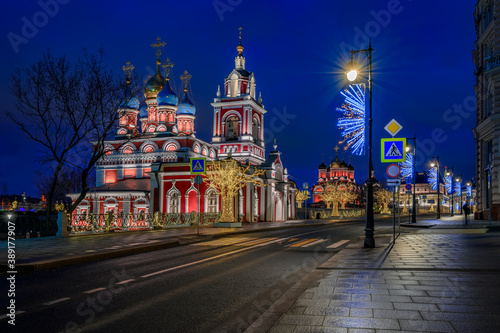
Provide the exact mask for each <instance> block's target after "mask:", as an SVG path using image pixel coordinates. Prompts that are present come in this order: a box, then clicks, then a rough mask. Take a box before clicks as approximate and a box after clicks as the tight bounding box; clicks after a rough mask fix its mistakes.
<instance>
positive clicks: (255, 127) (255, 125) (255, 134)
mask: <svg viewBox="0 0 500 333" xmlns="http://www.w3.org/2000/svg"><path fill="white" fill-rule="evenodd" d="M252 137H253V141H254V142H258V141H259V137H260V131H259V121H258V120H257V119H256V118H253V120H252Z"/></svg>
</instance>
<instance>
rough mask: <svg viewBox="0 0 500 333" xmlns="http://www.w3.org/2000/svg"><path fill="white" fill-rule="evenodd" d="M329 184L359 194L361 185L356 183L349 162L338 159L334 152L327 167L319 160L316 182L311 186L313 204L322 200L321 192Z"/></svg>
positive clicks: (352, 168)
mask: <svg viewBox="0 0 500 333" xmlns="http://www.w3.org/2000/svg"><path fill="white" fill-rule="evenodd" d="M331 186H334V187H337V188H339V189H351V190H352V191H354V192H357V193H359V194H361V190H362V186H360V185H358V184H356V180H355V179H354V167H353V166H352V165H351V164H350V163H349V165H348V164H347V163H346V162H344V161H341V160H339V158H338V157H337V154H335V159H334V160H333V161H331V162H330V165H329V166H328V167H327V166H326V165H325V163H324V162H321V164H320V165H319V167H318V182H317V183H316V184H314V185H313V187H312V194H313V197H312V200H313V205H314V203H317V202H320V201H322V200H321V193H323V192H324V191H326V190H327V189H328V187H331ZM356 203H357V204H359V200H356ZM315 206H317V205H315Z"/></svg>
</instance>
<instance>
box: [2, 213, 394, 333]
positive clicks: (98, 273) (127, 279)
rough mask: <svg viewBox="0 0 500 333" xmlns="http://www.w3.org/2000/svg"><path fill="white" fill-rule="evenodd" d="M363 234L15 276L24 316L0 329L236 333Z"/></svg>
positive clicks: (289, 239) (283, 235)
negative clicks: (303, 277) (12, 324)
mask: <svg viewBox="0 0 500 333" xmlns="http://www.w3.org/2000/svg"><path fill="white" fill-rule="evenodd" d="M377 225H378V228H380V227H382V226H388V225H389V222H380V223H377ZM363 229H364V223H362V222H361V223H360V222H356V223H351V222H344V223H338V224H331V225H323V226H310V227H300V228H293V229H286V230H276V231H267V232H256V233H251V234H242V235H239V236H234V237H227V238H223V239H217V240H213V241H209V240H207V241H205V242H202V243H197V244H191V245H186V246H180V247H177V248H172V249H167V250H162V251H154V252H149V253H144V254H139V255H133V256H128V257H123V258H118V259H111V260H104V261H100V262H95V263H89V264H82V265H75V266H70V267H63V268H59V269H54V270H47V271H40V272H29V273H20V274H18V275H17V281H16V297H15V299H16V304H17V310H18V311H23V312H22V313H18V315H17V317H16V326H15V329H14V330H12V328H13V327H12V326H10V325H7V319H5V318H4V319H1V321H0V324H1V326H2V327H7V328H8V330H7V331H9V332H10V331H18V332H37V333H42V332H241V331H244V330H245V329H246V328H247V327H248V326H249V325H250V324H251V323H252V322H253V321H255V320H256V319H257V318H258V317H259V316H260V314H262V313H263V312H264V311H265V310H266V309H267V308H268V307H269V306H270V305H272V304H273V303H274V302H275V301H276V300H277V299H278V298H279V297H280V296H281V295H282V294H283V293H284V292H285V291H286V290H288V289H289V288H290V287H291V286H293V284H294V283H295V282H296V281H298V280H299V279H300V278H301V277H302V276H304V275H305V274H307V273H308V272H309V271H311V270H312V269H314V268H315V267H316V266H318V265H320V264H321V263H322V262H324V261H325V260H327V259H329V258H330V257H331V256H332V255H333V254H334V253H336V252H338V251H339V250H340V249H341V248H342V247H344V246H345V244H346V242H347V241H348V240H352V239H354V238H357V237H359V236H361V235H363V234H364V230H363ZM5 283H6V282H5V278H2V281H1V282H0V285H1V290H7V289H8V288H7V286H6V285H5ZM0 306H1V308H2V309H5V308H6V306H7V303H6V299H5V298H3V297H2V298H1V301H0ZM2 312H4V311H2ZM7 331H4V330H3V329H2V332H7Z"/></svg>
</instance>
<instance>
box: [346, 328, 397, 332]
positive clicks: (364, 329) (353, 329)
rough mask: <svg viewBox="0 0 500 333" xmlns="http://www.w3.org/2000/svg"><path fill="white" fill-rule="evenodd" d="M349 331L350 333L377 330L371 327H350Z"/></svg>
mask: <svg viewBox="0 0 500 333" xmlns="http://www.w3.org/2000/svg"><path fill="white" fill-rule="evenodd" d="M377 331H378V330H377ZM347 332H348V333H375V332H376V331H375V330H372V329H369V328H348V329H347ZM391 332H394V331H391Z"/></svg>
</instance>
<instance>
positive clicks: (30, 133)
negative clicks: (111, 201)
mask: <svg viewBox="0 0 500 333" xmlns="http://www.w3.org/2000/svg"><path fill="white" fill-rule="evenodd" d="M103 56H104V52H103V50H102V49H101V50H99V51H98V53H97V54H95V55H91V54H88V53H87V52H86V51H85V50H83V54H82V56H81V57H80V58H78V59H77V60H76V61H74V62H73V63H72V62H70V61H69V60H67V59H66V57H65V56H61V57H55V56H53V55H52V54H51V53H50V52H49V51H47V52H45V54H44V55H43V57H42V58H41V59H40V60H39V61H38V62H37V63H35V64H34V65H32V66H30V67H28V68H25V69H18V70H16V71H15V73H14V74H13V76H12V79H11V87H10V93H11V94H12V95H13V96H14V97H15V100H16V107H17V109H16V111H15V112H9V113H8V116H9V118H10V119H11V120H12V121H14V123H16V124H17V125H18V126H19V128H20V129H21V130H22V131H23V132H24V133H25V134H26V135H27V137H28V138H29V139H30V140H32V141H34V142H36V143H37V144H38V148H39V150H38V151H39V153H40V154H39V156H38V157H39V159H40V161H41V162H42V164H45V165H49V166H50V167H51V168H52V170H53V171H52V172H51V184H50V187H49V189H48V191H47V193H46V194H47V218H48V216H49V215H50V213H51V207H52V204H53V200H54V194H55V193H56V191H57V184H58V182H59V178H60V175H61V172H62V170H63V169H64V168H65V167H68V168H70V169H73V170H78V172H79V175H80V184H81V186H80V188H81V193H80V196H79V197H78V199H77V200H76V201H75V202H74V204H73V205H72V206H71V207H70V209H69V212H72V211H73V210H74V209H75V208H76V206H78V204H79V203H80V202H81V201H82V200H83V199H84V198H85V195H86V193H87V191H88V190H89V183H88V176H89V174H90V172H91V171H92V169H93V167H94V165H95V163H96V162H97V161H98V160H99V159H100V158H101V157H102V156H103V155H104V154H105V153H106V151H105V146H104V143H105V141H106V140H109V139H112V134H113V132H114V129H115V124H116V123H117V120H118V119H119V113H118V112H117V109H118V107H119V103H120V101H123V99H124V98H128V96H124V91H126V89H125V87H126V86H125V82H124V81H123V80H121V79H120V78H119V76H118V75H115V74H114V73H113V72H112V71H111V70H110V69H109V68H107V67H106V65H105V64H104V61H103Z"/></svg>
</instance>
